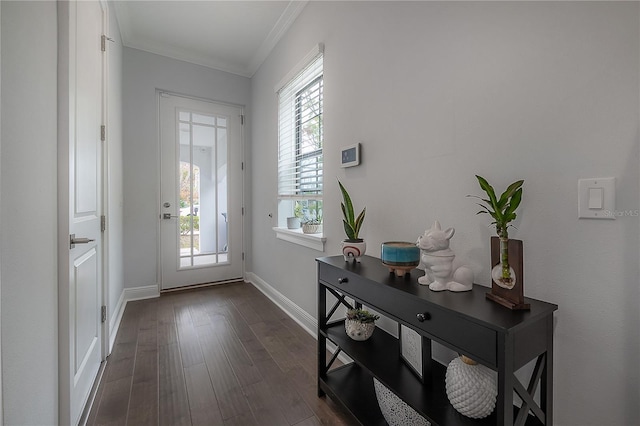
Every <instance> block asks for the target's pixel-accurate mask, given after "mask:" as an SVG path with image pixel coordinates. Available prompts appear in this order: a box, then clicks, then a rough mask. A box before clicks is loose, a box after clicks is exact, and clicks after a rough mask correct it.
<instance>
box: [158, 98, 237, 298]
mask: <svg viewBox="0 0 640 426" xmlns="http://www.w3.org/2000/svg"><path fill="white" fill-rule="evenodd" d="M162 93H165V94H167V95H169V96H178V97H181V98H186V99H191V100H195V101H200V102H206V103H211V104H216V105H222V106H228V107H233V108H239V109H240V111H241V114H242V115H243V117H244V116H245V106H244V105H240V104H235V103H233V102H225V101H219V100H215V99H208V98H202V97H199V96H193V95H187V94H184V93H180V92H174V91H171V90H165V89H159V88H156V143H157V145H156V148H157V158H156V164H157V166H156V217H157V218H158V221H157V225H156V235H157V238H158V242H157V244H156V284H157V286H158V293H165V292H167V291H177V290H181V289H187V288H192V287H193V286H187V287H180V288H175V289H167V290H163V289H162V251H161V232H162V230H161V226H162V208H161V204H162V201H161V190H162V188H161V185H160V181H161V178H162V176H161V164H162V141H161V139H160V126H161V123H160V96H161V94H162ZM245 125H246V118H245V120H244V121H243V122H242V124H241V125H240V152H241V155H240V157H241V161H242V164H243V165H244V167H243V168H242V173H241V182H240V185H241V188H242V194H241V202H242V207H243V210H244V215H243V216H242V220H241V223H240V237H239V240H240V244H241V246H242V247H241V249H242V253H243V256H242V259H241V260H240V261H241V262H242V264H241V269H240V272H241V275H242V278H243V279H244V277H245V274H246V270H245V262H246V259H245V258H246V256H244V253H245V247H246V244H245V239H244V237H245V226H246V217H247V209H246V208H245V206H246V200H245V194H246V192H247V191H246V186H245V185H246V178H245V172H246V155H245V132H244V127H245ZM236 281H237V279H234V280H223V281H217V282H212V283H207V284H199V286H209V285H218V284H225V283H228V282H236Z"/></svg>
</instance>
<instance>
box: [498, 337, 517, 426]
mask: <svg viewBox="0 0 640 426" xmlns="http://www.w3.org/2000/svg"><path fill="white" fill-rule="evenodd" d="M501 346H502V347H501ZM513 346H514V343H513V337H512V336H507V337H506V339H505V340H504V346H503V344H502V343H501V342H500V341H498V366H499V368H498V398H497V401H496V415H497V419H496V420H497V426H511V425H513V385H514V383H513V380H514V376H513V365H514V362H513Z"/></svg>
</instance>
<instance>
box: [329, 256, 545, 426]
mask: <svg viewBox="0 0 640 426" xmlns="http://www.w3.org/2000/svg"><path fill="white" fill-rule="evenodd" d="M417 272H418V271H413V273H412V275H411V277H410V279H404V278H401V277H396V276H395V275H393V274H389V271H388V269H387V268H386V267H384V266H383V265H382V264H381V262H380V260H379V259H375V258H370V257H367V256H365V257H363V259H362V263H359V264H355V265H354V264H351V263H345V262H344V260H343V259H342V256H335V257H329V258H320V259H318V314H319V315H318V394H319V395H320V396H322V395H324V394H327V395H329V396H330V397H331V398H332V399H334V400H335V401H336V402H338V403H340V404H342V405H343V406H344V407H345V408H346V409H347V410H348V411H350V412H351V413H352V414H353V416H354V417H355V418H356V419H358V421H359V422H360V423H361V424H363V425H378V424H380V425H384V424H386V423H385V421H384V418H383V417H382V413H381V412H380V408H379V407H378V403H377V399H376V396H375V391H374V387H373V377H375V378H377V379H378V380H379V381H380V382H381V383H382V384H384V385H385V386H386V387H387V388H389V389H390V390H391V391H393V392H394V393H395V394H396V395H398V396H399V397H400V398H401V399H402V400H403V401H405V402H406V403H407V404H408V405H409V406H411V407H412V408H413V409H415V410H416V411H417V412H418V413H420V414H421V415H423V416H424V417H425V418H427V419H428V420H429V421H430V422H431V423H432V424H433V425H442V426H445V425H460V426H488V425H500V426H503V425H512V424H516V419H517V418H518V417H517V416H518V412H519V408H518V407H514V406H513V393H514V390H515V391H516V392H518V394H520V393H522V389H520V387H518V385H517V384H515V383H514V380H517V379H515V377H514V376H513V372H514V371H516V370H517V369H518V368H520V367H521V366H522V365H525V364H527V363H528V362H529V361H531V360H534V359H536V357H537V358H538V363H539V364H540V365H541V367H540V368H541V371H542V372H543V374H538V377H539V378H540V379H539V380H538V379H537V378H533V379H532V383H533V384H534V385H537V384H538V382H539V384H540V387H541V389H540V392H541V395H542V399H543V402H542V403H540V404H539V405H540V407H538V406H537V405H536V406H535V407H533V405H535V402H533V397H530V399H529V398H528V397H527V396H525V398H524V399H526V400H527V402H526V407H527V410H526V411H527V412H528V411H529V408H531V411H532V412H533V413H536V414H537V415H538V417H542V420H539V419H538V418H536V417H535V416H533V415H526V416H523V418H522V419H520V424H526V425H527V426H529V425H543V424H547V425H550V424H552V421H551V412H552V411H551V402H552V335H551V334H552V325H553V311H555V310H556V309H557V306H556V305H553V304H549V303H546V302H540V301H534V300H532V299H529V302H531V303H532V310H531V311H529V312H526V313H523V312H521V311H519V312H511V311H509V310H507V309H506V308H503V307H501V306H498V305H496V304H494V303H492V302H490V301H487V300H485V297H484V292H486V291H487V290H488V289H487V288H484V287H479V286H474V290H473V291H472V292H468V293H464V294H460V293H458V294H453V293H447V292H443V293H433V292H430V291H429V290H428V289H425V287H422V286H419V285H418V284H417V283H416V278H417V276H418V274H417ZM425 290H426V291H425ZM327 293H330V294H332V295H333V296H335V297H336V299H337V300H338V301H337V302H336V305H338V304H343V305H345V306H347V307H349V306H350V303H349V302H348V301H347V300H346V297H348V298H350V299H353V300H354V301H355V305H356V306H360V305H361V304H364V305H366V306H368V307H371V308H372V309H374V310H376V311H378V312H380V313H381V314H383V315H385V316H388V317H389V318H391V319H393V320H395V321H398V323H400V324H403V325H405V326H407V327H409V328H411V329H413V330H415V331H417V332H418V333H419V334H420V335H422V336H423V337H424V338H425V339H424V341H425V342H426V343H427V344H429V345H430V340H435V341H438V342H440V343H442V344H444V345H445V346H448V347H449V348H451V349H453V350H456V351H458V352H461V353H464V354H465V355H467V356H470V357H471V358H473V359H476V360H478V361H479V362H482V363H483V364H485V365H487V366H488V367H489V368H492V369H494V370H496V371H497V372H498V382H499V389H498V403H497V406H496V410H494V412H493V414H491V415H490V416H489V417H487V418H485V419H480V420H474V419H470V418H467V417H464V416H462V415H461V414H459V413H458V412H457V411H456V410H455V409H454V408H453V406H451V404H450V403H449V400H448V398H447V395H446V390H445V373H446V367H445V366H443V365H441V364H439V363H437V362H430V361H431V360H430V359H429V360H428V361H429V362H427V363H426V364H425V365H426V366H428V371H425V372H424V373H425V379H424V381H420V380H419V379H418V377H417V376H416V375H415V374H414V372H413V371H412V370H411V368H409V367H408V365H407V364H406V363H405V362H404V361H403V360H402V359H401V356H400V344H399V341H398V339H396V338H395V337H393V336H392V335H390V334H389V333H387V332H386V331H384V330H382V329H380V328H377V329H376V331H375V332H374V334H373V336H372V337H371V338H370V339H369V340H367V341H364V342H358V341H354V340H352V339H351V338H349V337H348V336H347V335H346V333H345V331H344V324H343V322H342V321H333V322H332V321H331V318H330V316H331V315H329V317H328V316H327ZM334 308H335V305H334ZM332 311H335V309H332ZM418 313H428V314H429V315H428V320H427V321H424V320H423V321H420V320H418V319H416V314H418ZM327 340H330V341H331V342H333V343H334V344H335V345H336V346H337V347H338V348H339V350H340V351H343V352H344V353H346V354H347V355H348V356H349V357H350V358H352V359H353V360H354V361H355V362H354V363H351V364H348V365H346V366H342V367H339V368H335V369H331V370H330V367H331V365H330V364H331V363H329V365H327V359H326V341H327ZM507 347H508V348H510V349H509V350H508V351H507V350H506V349H507ZM500 348H503V349H502V350H500ZM506 352H509V353H511V354H512V356H508V354H507V353H506ZM428 353H429V354H430V349H429V350H428ZM525 387H526V385H525ZM534 387H535V386H534ZM507 389H509V390H510V392H507ZM506 404H510V406H511V408H508V406H507V405H506ZM500 414H502V415H500Z"/></svg>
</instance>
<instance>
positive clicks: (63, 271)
mask: <svg viewBox="0 0 640 426" xmlns="http://www.w3.org/2000/svg"><path fill="white" fill-rule="evenodd" d="M97 3H99V4H100V6H101V8H102V31H101V33H102V34H104V35H106V33H107V31H108V29H109V25H108V24H109V20H108V19H109V8H108V3H107V1H106V0H97ZM57 11H58V18H57V19H58V158H57V165H58V421H59V423H60V424H70V423H71V421H72V420H71V395H70V390H71V386H70V371H69V358H70V354H69V341H70V336H69V332H68V330H69V326H70V318H69V302H68V300H69V257H70V255H69V173H68V170H69V138H70V136H71V130H70V126H71V120H72V119H75V118H74V117H71V116H70V114H69V105H70V98H69V93H70V92H69V90H70V87H69V76H70V72H71V69H70V68H71V58H72V52H70V49H69V41H70V29H71V27H70V25H71V22H70V19H69V18H70V2H57ZM107 51H108V49H107ZM101 67H102V105H101V107H102V114H101V119H102V123H103V125H104V126H105V129H106V125H107V123H108V121H107V120H106V119H107V112H108V111H107V105H108V104H107V93H108V87H107V83H108V75H107V70H108V55H107V52H104V53H103V55H102V64H101ZM106 130H107V131H106V136H108V129H106ZM107 146H108V138H107V137H105V140H104V142H103V143H102V147H101V150H100V153H101V155H102V156H103V158H102V159H101V167H102V170H100V174H101V175H102V176H101V179H102V182H101V185H100V191H101V194H98V197H99V198H100V200H101V207H100V209H101V212H100V214H101V215H104V214H105V211H106V205H105V204H104V203H105V200H107V199H108V179H107V171H108V168H107V165H108V162H107V160H108V159H107V157H106V152H107ZM105 236H106V232H103V233H102V238H101V240H102V241H101V242H102V245H101V250H102V253H101V259H100V261H101V264H102V271H101V272H102V273H101V276H100V281H101V282H100V287H101V289H100V291H99V294H100V298H101V303H100V304H101V305H102V306H106V307H107V312H108V311H109V306H108V296H107V295H108V290H109V288H108V270H109V267H108V266H109V263H108V258H107V256H106V253H108V241H107V239H106V238H105ZM108 324H109V321H108V320H107V321H104V322H101V324H100V329H101V330H100V332H101V339H100V342H99V344H100V346H101V347H100V358H101V361H102V362H104V361H105V359H106V357H107V355H108V351H109V327H108ZM100 374H101V372H100V371H98V374H97V376H96V377H95V379H94V380H96V381H97V380H98V379H99V377H100ZM95 389H96V386H95V383H94V386H93V389H92V391H91V392H90V394H89V396H88V399H87V401H86V402H85V407H84V411H86V409H87V407H88V406H90V405H91V403H92V399H93V398H94V396H95V394H94V393H95ZM80 419H82V415H81V417H80Z"/></svg>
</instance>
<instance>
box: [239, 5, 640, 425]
mask: <svg viewBox="0 0 640 426" xmlns="http://www.w3.org/2000/svg"><path fill="white" fill-rule="evenodd" d="M638 6H639V5H638V3H637V2H633V3H632V2H629V3H625V2H594V3H584V2H580V3H577V2H557V3H555V2H543V3H524V2H523V3H521V2H496V3H485V2H473V3H456V2H451V3H436V2H408V3H397V2H395V3H383V2H340V3H336V2H331V3H325V2H311V3H309V4H308V5H307V7H306V8H305V10H304V11H303V13H302V14H301V15H300V17H299V18H298V20H297V21H296V23H295V24H294V26H293V27H292V28H291V29H290V30H289V32H288V33H287V34H286V36H285V37H284V38H283V39H282V40H281V41H280V43H279V44H278V45H277V47H276V48H275V49H274V51H273V52H272V53H271V55H270V56H269V57H268V58H267V60H266V61H265V63H263V65H262V66H261V68H260V69H259V71H258V72H257V73H256V75H255V76H254V77H253V79H252V103H251V105H252V110H253V112H254V119H253V121H252V134H253V138H252V146H251V159H252V162H251V169H252V174H253V178H252V180H251V187H252V200H251V201H252V206H253V207H252V214H253V216H252V217H253V219H252V228H253V229H252V254H251V257H250V263H248V264H247V271H248V272H253V273H254V274H256V275H257V276H258V277H259V278H261V279H262V280H263V281H265V282H267V283H268V284H269V285H271V286H272V287H274V288H275V289H276V290H278V291H279V292H280V293H282V294H284V295H285V296H286V297H287V298H289V299H291V300H292V301H293V302H295V303H296V304H297V305H299V306H300V307H302V308H303V309H304V310H306V311H307V312H308V313H310V314H312V315H314V316H315V311H316V307H315V303H316V283H315V273H316V269H315V268H316V267H315V262H314V258H315V257H318V256H322V255H333V254H338V253H339V243H340V241H341V239H342V238H343V231H342V226H341V214H340V207H339V203H340V195H339V192H338V188H337V184H336V178H339V179H340V180H341V181H342V182H343V183H344V184H345V185H346V186H347V188H348V190H349V191H350V192H351V195H352V197H353V199H354V202H355V204H356V206H357V207H359V208H362V207H364V206H366V207H367V219H366V221H365V224H364V227H363V232H362V234H363V236H364V238H365V239H366V240H367V243H368V253H369V254H371V255H373V256H376V257H379V255H380V249H379V247H380V243H381V242H383V241H388V240H406V241H415V239H416V238H417V236H418V235H420V234H421V233H422V232H423V231H424V230H425V228H428V227H430V226H431V224H432V223H433V221H434V220H436V219H438V220H440V222H441V223H442V225H443V226H445V227H449V226H453V227H455V228H456V234H455V236H454V237H453V240H452V248H453V249H454V250H455V251H456V254H457V258H458V259H460V260H461V261H464V262H465V263H468V264H469V265H471V266H472V268H473V269H474V271H475V273H476V282H477V283H479V284H481V285H485V286H488V285H489V283H490V282H489V276H490V275H489V267H488V264H489V261H490V260H489V257H490V254H489V238H490V236H491V235H492V234H493V232H494V231H493V229H492V228H490V227H489V226H488V225H489V222H490V221H489V218H488V217H487V216H484V215H480V216H476V214H475V213H476V211H477V210H478V208H477V206H476V205H475V202H474V200H472V199H469V198H466V197H465V196H466V195H467V194H474V195H482V193H481V190H480V188H479V187H478V185H477V182H476V180H475V178H474V175H475V174H480V175H482V176H484V177H486V178H487V179H488V180H489V181H490V182H491V183H493V184H494V185H495V186H497V187H498V188H500V189H504V188H505V187H506V185H508V184H509V183H511V182H513V181H515V180H517V179H520V178H522V179H524V180H525V185H524V200H523V203H522V206H521V208H520V209H519V218H518V219H517V220H516V222H515V226H516V227H517V229H513V230H512V231H511V237H512V238H517V239H522V240H524V244H525V254H524V256H525V293H526V295H527V296H530V297H534V298H540V299H543V300H548V301H550V302H554V303H557V304H559V306H560V310H559V311H558V313H557V314H556V328H555V343H556V357H555V362H554V366H555V389H554V397H555V404H556V405H555V419H554V420H555V421H554V424H557V425H602V424H607V425H629V424H634V423H636V422H637V420H638V418H639V417H640V411H639V406H638V400H639V399H640V395H639V394H638V379H639V377H638V368H637V365H638V363H639V362H640V357H639V352H640V342H639V334H638V324H640V316H639V310H638V304H639V302H640V295H639V285H638V276H639V275H640V271H639V267H638V252H639V233H640V230H639V220H638V217H637V211H638V209H639V207H640V206H639V193H640V190H639V189H640V188H639V182H640V178H639V160H638V145H639V143H638V137H639V136H638V122H639V112H640V110H639V105H638V99H639V98H638V94H639V62H638V60H639V50H640V46H639V40H640V38H639V28H638V27H639V19H638V18H639V15H640V13H639V8H638ZM318 42H324V44H325V59H324V67H325V68H324V69H325V202H324V218H325V225H324V230H325V234H326V237H327V244H326V249H325V252H324V253H321V252H318V251H313V250H310V249H306V248H302V247H300V246H297V245H294V244H291V243H288V242H284V241H281V240H277V239H276V238H275V235H274V232H273V231H272V229H271V227H272V226H274V225H275V218H274V219H273V220H272V219H270V218H269V217H268V214H269V213H272V212H273V213H275V212H276V211H277V209H276V201H275V195H276V176H277V175H276V161H277V154H276V152H277V151H276V150H277V128H276V120H277V109H276V96H275V93H274V86H275V85H276V84H277V83H278V82H279V81H280V79H281V78H283V77H284V76H285V75H286V74H287V72H288V71H289V70H290V69H291V68H293V67H294V66H295V65H296V64H297V62H298V61H299V60H300V59H301V58H302V57H303V56H304V55H305V54H306V53H307V52H308V51H309V50H311V48H312V47H313V46H314V45H315V44H316V43H318ZM355 142H361V143H362V164H361V165H360V166H359V167H355V168H350V169H342V168H340V167H339V164H338V158H339V149H340V147H341V146H345V145H350V144H353V143H355ZM605 176H615V177H616V179H617V206H616V207H617V210H619V211H631V212H636V216H625V217H620V218H618V219H617V220H615V221H594V220H578V219H577V208H576V206H577V181H578V179H579V178H587V177H605Z"/></svg>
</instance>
